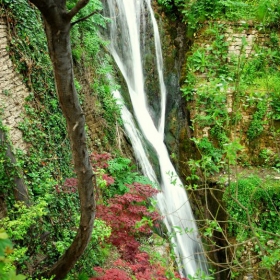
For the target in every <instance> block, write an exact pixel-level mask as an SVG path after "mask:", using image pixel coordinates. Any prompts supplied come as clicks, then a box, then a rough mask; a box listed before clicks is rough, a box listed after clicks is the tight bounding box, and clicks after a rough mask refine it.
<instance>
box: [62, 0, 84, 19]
mask: <svg viewBox="0 0 280 280" xmlns="http://www.w3.org/2000/svg"><path fill="white" fill-rule="evenodd" d="M88 3H89V0H79V2H78V3H77V4H76V5H75V7H74V8H73V9H72V10H71V11H70V12H69V13H68V14H67V15H68V16H69V17H70V18H73V17H74V16H75V15H76V14H77V13H78V12H79V11H80V10H81V9H82V8H83V7H85V6H86V5H87V4H88Z"/></svg>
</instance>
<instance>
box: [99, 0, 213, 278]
mask: <svg viewBox="0 0 280 280" xmlns="http://www.w3.org/2000/svg"><path fill="white" fill-rule="evenodd" d="M104 4H105V6H106V9H105V12H106V13H108V14H105V15H106V16H107V17H110V19H111V20H112V22H111V23H110V24H109V26H110V27H109V29H110V30H109V33H110V35H109V36H110V37H109V40H110V52H111V54H112V56H113V57H114V59H115V61H116V63H117V65H118V67H119V69H120V71H121V72H122V74H123V76H124V78H125V81H126V83H127V87H128V90H129V94H130V99H131V103H132V106H133V113H134V116H135V118H136V120H137V123H138V125H139V127H140V129H141V133H142V135H143V137H144V138H145V139H146V140H147V141H148V142H149V144H150V145H151V146H152V147H153V149H154V150H155V151H156V154H157V157H158V162H159V165H160V182H159V185H160V187H161V190H162V192H161V193H160V194H159V195H158V196H157V204H158V207H159V210H160V212H161V214H162V215H163V216H164V223H165V225H166V227H167V229H168V231H169V232H170V233H171V234H172V236H173V239H172V241H173V243H174V245H175V248H174V250H175V253H176V255H177V262H178V266H179V269H180V272H181V274H182V275H184V276H187V275H191V276H194V275H195V274H197V273H199V271H204V272H206V271H207V264H206V259H205V256H204V252H203V248H202V245H201V241H200V238H199V234H198V229H197V226H196V223H195V219H194V217H193V214H192V210H191V208H190V204H189V201H188V197H187V194H186V192H185V190H184V188H183V185H182V182H181V180H180V178H179V177H178V175H177V173H176V171H175V169H174V167H173V165H172V163H171V161H170V158H169V155H168V151H167V149H166V146H165V144H164V142H163V138H164V123H165V103H166V88H165V85H164V80H163V63H162V54H161V44H160V39H159V34H158V28H157V23H156V20H155V18H154V15H153V10H152V7H151V3H150V0H107V1H106V3H104ZM147 12H148V15H149V17H150V21H151V22H152V24H153V27H152V28H153V31H154V33H155V34H154V39H155V50H156V54H155V57H156V65H157V70H158V80H159V83H160V85H159V88H160V91H161V101H160V104H161V114H160V120H159V121H158V125H155V121H154V120H153V119H152V117H151V114H150V113H149V108H148V105H147V101H146V99H147V98H146V93H145V90H144V81H145V77H144V76H143V65H142V57H141V53H142V52H141V51H142V50H143V48H141V44H140V41H141V40H140V34H143V35H144V34H145V28H146V21H145V16H143V15H145V13H147ZM114 94H115V96H116V98H118V99H121V96H120V94H119V92H118V91H115V92H114ZM122 118H123V120H124V124H125V129H126V132H127V134H128V136H129V137H130V139H131V142H132V146H133V149H134V151H135V155H136V157H137V160H138V161H139V163H140V165H141V166H142V170H143V173H144V174H145V175H146V176H147V177H149V178H150V180H151V181H154V182H155V181H157V179H156V178H157V176H156V174H155V171H154V170H153V167H152V165H151V163H150V162H149V160H148V156H147V154H146V153H147V152H146V150H145V148H144V141H143V139H142V138H143V137H142V136H141V134H140V133H139V131H138V130H137V129H136V127H135V125H134V121H133V117H132V115H131V113H129V111H128V110H127V109H126V107H125V106H123V108H122Z"/></svg>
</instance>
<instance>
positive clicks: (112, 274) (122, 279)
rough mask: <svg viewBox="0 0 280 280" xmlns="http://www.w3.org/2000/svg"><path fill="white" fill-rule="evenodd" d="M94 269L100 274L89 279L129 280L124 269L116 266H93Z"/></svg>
mask: <svg viewBox="0 0 280 280" xmlns="http://www.w3.org/2000/svg"><path fill="white" fill-rule="evenodd" d="M94 270H95V271H96V272H97V273H98V274H100V275H101V276H98V277H95V278H91V279H90V280H92V279H95V280H96V279H97V280H131V278H130V277H128V275H127V273H126V272H125V271H123V270H121V269H118V268H110V269H107V270H105V269H103V268H101V267H95V268H94Z"/></svg>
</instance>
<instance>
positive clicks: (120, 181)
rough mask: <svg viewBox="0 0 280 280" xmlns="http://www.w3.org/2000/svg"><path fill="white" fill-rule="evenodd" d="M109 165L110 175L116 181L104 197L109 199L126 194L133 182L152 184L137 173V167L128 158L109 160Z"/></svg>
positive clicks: (105, 192) (105, 191)
mask: <svg viewBox="0 0 280 280" xmlns="http://www.w3.org/2000/svg"><path fill="white" fill-rule="evenodd" d="M108 164H109V167H108V171H109V174H110V175H111V176H112V177H114V178H115V181H114V183H113V184H112V185H111V186H110V188H107V189H105V190H104V195H105V196H106V197H107V198H111V197H113V196H114V195H116V194H118V195H122V194H124V193H126V192H127V191H128V188H127V185H129V184H132V183H133V182H138V183H142V184H151V182H150V180H149V179H147V178H146V177H144V176H142V175H140V174H139V173H138V172H135V166H134V165H132V163H131V160H130V159H128V158H123V157H116V158H114V159H111V160H109V162H108Z"/></svg>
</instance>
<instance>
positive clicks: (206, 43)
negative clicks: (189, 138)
mask: <svg viewBox="0 0 280 280" xmlns="http://www.w3.org/2000/svg"><path fill="white" fill-rule="evenodd" d="M218 23H219V24H224V25H225V26H226V27H225V29H224V31H223V33H221V34H219V35H222V36H224V41H225V42H227V44H228V45H227V49H228V51H227V52H228V55H227V63H231V60H232V59H233V57H235V59H236V58H237V57H239V56H240V55H241V50H242V56H245V57H246V58H248V59H249V58H251V57H253V56H254V55H255V47H256V46H257V47H258V48H266V43H267V41H268V40H269V35H268V34H265V33H264V32H262V31H259V30H257V29H256V28H255V26H254V25H253V24H252V23H244V22H237V23H230V22H227V23H224V22H218ZM208 27H209V26H208V25H205V27H204V28H202V29H201V31H200V32H199V33H198V34H196V37H195V39H194V44H196V45H197V46H199V47H200V48H204V49H205V50H207V49H208V48H209V47H210V46H211V40H212V37H211V35H209V34H207V32H205V30H207V28H208ZM242 59H244V58H242ZM197 77H198V79H199V83H198V86H200V85H205V87H207V85H208V84H209V87H210V86H211V81H210V80H209V79H208V78H207V75H206V74H205V73H198V74H197ZM255 91H256V92H257V91H258V89H257V88H256V90H255ZM233 95H234V84H233V85H232V87H228V88H227V101H226V102H227V112H228V114H229V116H231V115H232V114H233V110H238V111H239V113H240V114H241V115H242V118H241V119H240V120H238V122H236V123H235V124H234V125H232V129H231V131H230V135H229V137H230V138H231V139H234V138H239V139H240V142H241V144H242V145H243V147H244V149H243V152H242V153H243V155H244V158H250V159H251V160H252V162H255V163H258V158H259V154H260V152H261V151H262V150H266V151H267V152H268V153H271V154H277V149H278V148H277V147H279V145H280V139H279V138H277V137H275V135H274V134H273V133H272V129H271V126H276V125H278V122H279V121H278V122H277V121H274V122H273V123H271V121H270V122H269V120H267V119H266V118H265V119H264V120H263V121H264V124H263V132H262V133H261V135H260V136H258V137H257V138H256V140H252V141H251V142H250V141H249V140H248V136H247V134H246V133H247V131H248V128H249V126H250V124H251V122H252V120H253V114H254V112H255V111H256V108H255V107H254V106H255V105H254V106H253V107H252V106H249V104H248V102H247V101H246V100H245V99H242V98H241V99H240V101H239V103H240V104H239V106H238V108H234V104H233V100H234V97H233ZM189 108H190V117H191V119H192V120H193V119H195V118H196V116H197V115H198V114H199V115H202V116H203V115H204V116H205V115H206V113H205V112H204V111H203V108H200V107H197V106H196V97H195V96H194V101H191V102H190V103H189ZM233 126H234V127H233ZM210 129H211V127H210V126H205V127H203V128H201V127H200V126H196V125H194V137H196V138H198V139H200V138H202V137H207V138H211V137H210Z"/></svg>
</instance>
